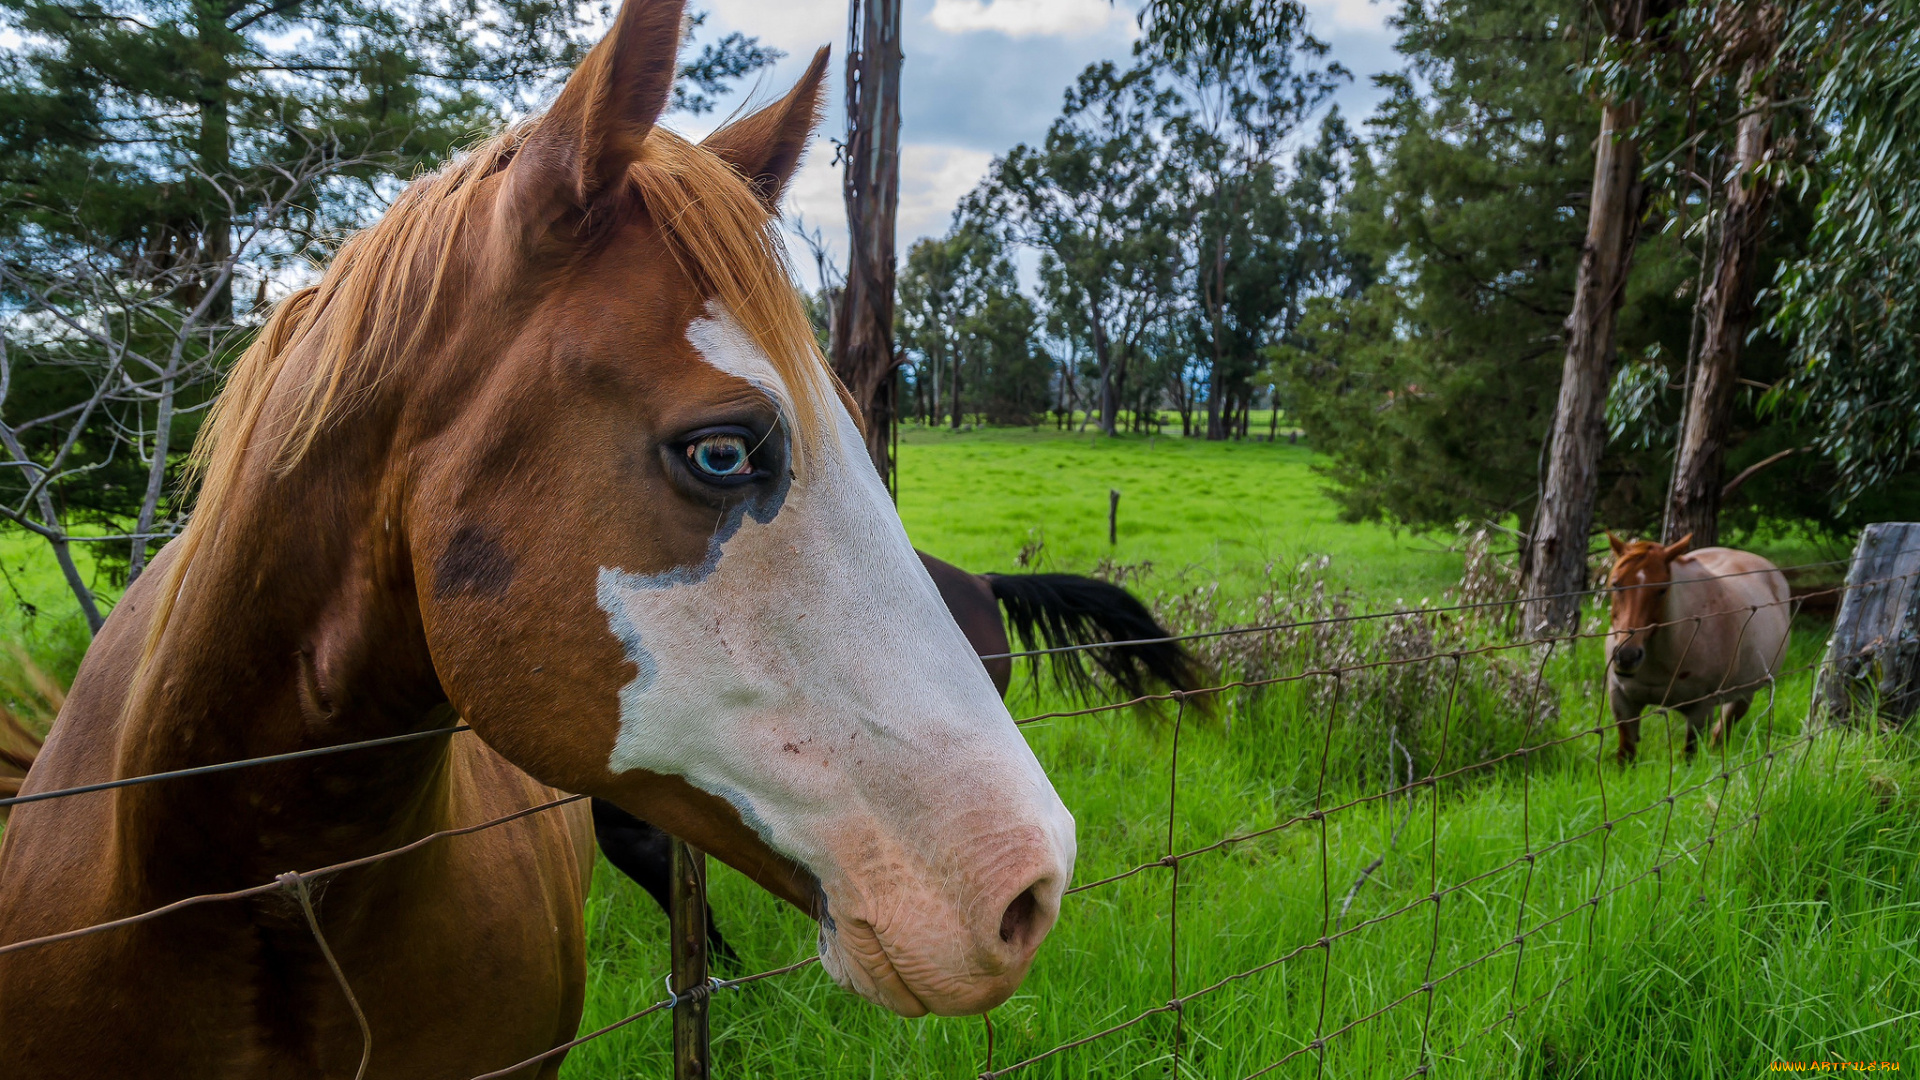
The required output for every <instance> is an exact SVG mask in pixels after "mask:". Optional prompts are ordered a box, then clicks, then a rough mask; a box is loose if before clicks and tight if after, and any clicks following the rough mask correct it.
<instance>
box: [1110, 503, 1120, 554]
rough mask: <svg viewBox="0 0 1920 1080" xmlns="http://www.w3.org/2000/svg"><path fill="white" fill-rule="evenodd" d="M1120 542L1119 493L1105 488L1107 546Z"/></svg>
mask: <svg viewBox="0 0 1920 1080" xmlns="http://www.w3.org/2000/svg"><path fill="white" fill-rule="evenodd" d="M1119 542H1120V493H1119V492H1118V491H1115V490H1113V489H1112V488H1109V489H1107V546H1109V547H1111V546H1113V545H1114V544H1117V543H1119Z"/></svg>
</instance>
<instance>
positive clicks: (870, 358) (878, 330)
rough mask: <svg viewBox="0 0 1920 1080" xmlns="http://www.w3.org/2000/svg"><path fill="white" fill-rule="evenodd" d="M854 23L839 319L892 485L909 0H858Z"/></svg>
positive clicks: (846, 357)
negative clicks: (897, 221) (904, 39)
mask: <svg viewBox="0 0 1920 1080" xmlns="http://www.w3.org/2000/svg"><path fill="white" fill-rule="evenodd" d="M848 17H849V25H848V27H847V143H846V146H845V147H844V148H843V151H842V152H843V154H844V156H845V159H846V163H847V171H846V175H845V178H844V180H843V183H842V189H841V190H842V194H843V195H844V196H845V198H846V203H847V229H848V233H849V237H848V239H849V245H848V253H847V255H848V257H847V264H848V265H847V285H846V289H845V290H844V291H843V292H842V293H841V295H840V312H839V317H838V318H837V319H835V320H834V338H833V370H834V372H835V374H837V375H839V376H840V381H841V382H843V383H845V384H846V387H847V390H848V391H849V392H850V393H851V394H852V395H853V400H854V401H855V402H856V403H858V404H859V406H860V410H861V413H862V417H861V418H862V420H863V421H864V422H865V425H866V429H867V453H868V455H869V456H871V457H872V458H873V465H874V468H876V469H878V470H879V471H880V479H881V480H882V481H884V482H886V484H887V485H888V487H892V485H893V461H892V457H891V453H890V447H891V439H890V437H889V436H890V433H891V430H892V427H893V415H892V412H893V410H892V407H891V404H890V395H889V393H888V389H889V386H890V384H891V383H892V379H893V369H894V366H895V363H896V360H895V356H894V351H893V281H894V259H893V247H894V238H893V225H894V212H895V210H896V209H897V208H898V205H899V202H900V60H901V54H900V0H853V2H852V5H851V10H850V12H849V16H848Z"/></svg>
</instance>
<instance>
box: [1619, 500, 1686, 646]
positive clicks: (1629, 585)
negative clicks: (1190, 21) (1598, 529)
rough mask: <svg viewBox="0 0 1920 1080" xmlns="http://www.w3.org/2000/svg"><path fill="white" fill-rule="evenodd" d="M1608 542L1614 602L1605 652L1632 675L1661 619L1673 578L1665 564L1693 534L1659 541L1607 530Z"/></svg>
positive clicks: (1683, 546)
mask: <svg viewBox="0 0 1920 1080" xmlns="http://www.w3.org/2000/svg"><path fill="white" fill-rule="evenodd" d="M1607 543H1608V544H1609V545H1611V546H1612V548H1613V569H1612V571H1611V572H1610V573H1609V574H1608V576H1607V584H1608V585H1609V586H1610V587H1611V589H1612V606H1613V632H1612V633H1611V634H1609V635H1608V639H1607V641H1608V653H1609V655H1610V656H1611V657H1612V663H1613V667H1614V669H1615V670H1616V671H1618V672H1619V673H1620V674H1622V675H1632V674H1633V673H1634V671H1635V670H1636V669H1637V668H1639V666H1640V662H1641V661H1642V660H1644V659H1646V656H1647V645H1646V643H1647V638H1648V637H1649V636H1651V635H1652V634H1653V633H1654V632H1655V630H1657V629H1658V626H1659V623H1660V622H1661V621H1662V616H1661V611H1662V610H1663V605H1664V604H1665V603H1666V598H1667V587H1668V583H1669V582H1670V581H1672V580H1673V573H1672V570H1671V569H1670V568H1669V567H1668V565H1667V564H1669V563H1671V562H1672V561H1673V560H1675V559H1677V558H1679V557H1680V556H1682V555H1684V554H1686V553H1687V549H1688V548H1689V547H1691V546H1692V545H1693V534H1692V533H1688V534H1687V535H1685V536H1683V537H1681V538H1680V539H1678V540H1676V541H1674V542H1673V543H1671V544H1665V545H1662V544H1656V543H1654V542H1653V541H1651V540H1622V539H1620V538H1619V537H1617V536H1615V535H1613V534H1612V533H1608V534H1607Z"/></svg>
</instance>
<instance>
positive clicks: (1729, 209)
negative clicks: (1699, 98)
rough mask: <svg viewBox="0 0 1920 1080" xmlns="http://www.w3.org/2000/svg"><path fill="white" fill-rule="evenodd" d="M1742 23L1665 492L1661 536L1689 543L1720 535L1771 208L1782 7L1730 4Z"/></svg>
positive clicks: (1709, 541) (1734, 39)
mask: <svg viewBox="0 0 1920 1080" xmlns="http://www.w3.org/2000/svg"><path fill="white" fill-rule="evenodd" d="M1728 10H1729V11H1730V12H1732V14H1733V17H1734V18H1742V16H1751V17H1750V18H1745V19H1742V24H1741V25H1739V26H1737V27H1736V28H1734V29H1733V31H1732V33H1731V35H1730V37H1731V44H1732V47H1733V49H1734V50H1737V51H1738V52H1739V53H1744V54H1745V59H1744V61H1743V62H1741V69H1740V107H1741V116H1740V121H1739V127H1738V129H1737V132H1736V136H1735V142H1734V169H1735V172H1734V176H1733V177H1732V179H1731V180H1730V181H1729V183H1728V185H1727V205H1726V208H1725V209H1724V210H1723V211H1722V213H1723V214H1724V215H1725V216H1724V217H1723V218H1722V221H1721V227H1720V250H1719V252H1718V255H1717V257H1716V260H1715V265H1714V269H1713V281H1712V284H1711V285H1709V286H1708V288H1707V290H1706V292H1705V293H1704V294H1703V295H1702V296H1701V298H1700V308H1701V315H1702V319H1701V322H1702V324H1703V326H1704V327H1705V333H1704V334H1703V336H1702V340H1701V344H1700V357H1699V360H1698V361H1697V362H1696V363H1695V364H1694V373H1693V378H1692V380H1691V381H1690V383H1689V385H1688V387H1687V414H1686V423H1685V425H1684V427H1683V428H1682V430H1681V436H1680V448H1679V454H1678V457H1677V458H1676V460H1675V462H1674V468H1673V489H1672V490H1671V491H1670V492H1669V493H1668V499H1667V514H1666V529H1665V534H1666V541H1667V542H1668V543H1672V542H1673V541H1675V540H1678V539H1679V538H1680V537H1682V536H1686V535H1687V534H1689V533H1691V534H1693V546H1694V547H1696V548H1700V547H1711V546H1712V545H1714V544H1715V543H1717V542H1718V540H1719V535H1720V502H1721V500H1722V498H1724V497H1725V495H1726V494H1728V493H1729V492H1727V491H1725V490H1723V488H1722V484H1721V474H1722V473H1723V472H1724V471H1725V467H1726V458H1727V436H1728V435H1729V433H1730V432H1731V431H1732V428H1733V392H1734V390H1735V388H1736V387H1737V386H1738V385H1739V380H1740V372H1739V366H1740V346H1741V344H1742V343H1743V342H1744V341H1745V340H1746V336H1747V328H1748V326H1749V325H1751V323H1752V321H1753V284H1754V283H1753V277H1754V275H1753V268H1754V263H1755V262H1756V261H1757V260H1758V258H1759V252H1760V241H1761V239H1762V238H1763V237H1764V236H1765V234H1766V228H1767V222H1768V219H1769V217H1770V212H1771V210H1772V207H1773V194H1774V188H1775V185H1774V182H1773V180H1772V178H1771V177H1769V176H1768V175H1767V173H1766V171H1765V169H1764V168H1763V166H1764V165H1765V164H1766V162H1767V159H1768V158H1769V156H1770V155H1771V154H1772V151H1773V123H1774V117H1773V110H1772V109H1771V108H1770V99H1771V97H1772V91H1773V83H1774V77H1773V69H1774V64H1775V55H1776V53H1777V51H1778V45H1779V28H1780V10H1779V9H1778V8H1775V7H1773V6H1772V5H1762V6H1759V7H1757V8H1754V7H1751V6H1749V5H1744V4H1741V5H1730V6H1729V9H1728Z"/></svg>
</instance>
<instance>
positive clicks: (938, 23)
mask: <svg viewBox="0 0 1920 1080" xmlns="http://www.w3.org/2000/svg"><path fill="white" fill-rule="evenodd" d="M1127 18H1130V15H1129V14H1128V12H1126V11H1124V10H1121V9H1117V8H1115V7H1114V5H1113V4H1111V3H1109V2H1108V0H934V3H933V12H932V14H930V15H928V16H927V19H928V21H929V22H931V23H933V25H934V26H935V27H936V28H937V29H940V30H944V31H946V32H947V33H949V34H966V33H972V32H975V31H979V30H994V31H998V32H999V33H1002V34H1006V35H1007V36H1009V37H1036V36H1037V37H1056V36H1064V37H1080V36H1082V35H1086V34H1092V33H1097V32H1098V31H1101V30H1104V29H1106V28H1107V26H1108V25H1109V24H1111V23H1113V22H1114V21H1116V20H1124V19H1127Z"/></svg>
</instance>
